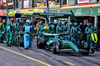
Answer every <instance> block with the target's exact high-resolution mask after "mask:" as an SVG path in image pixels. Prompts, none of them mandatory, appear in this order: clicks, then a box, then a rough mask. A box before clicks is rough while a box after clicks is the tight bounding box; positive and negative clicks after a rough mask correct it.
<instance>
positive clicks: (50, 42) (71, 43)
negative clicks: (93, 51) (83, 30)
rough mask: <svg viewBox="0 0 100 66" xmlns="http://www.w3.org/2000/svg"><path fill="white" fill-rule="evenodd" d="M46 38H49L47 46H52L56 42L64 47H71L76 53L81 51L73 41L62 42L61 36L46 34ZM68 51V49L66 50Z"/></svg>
mask: <svg viewBox="0 0 100 66" xmlns="http://www.w3.org/2000/svg"><path fill="white" fill-rule="evenodd" d="M44 35H45V36H48V37H46V38H48V39H49V40H48V41H47V43H46V44H47V46H51V45H52V44H53V42H54V41H55V40H57V41H59V42H61V45H62V47H65V46H68V47H71V48H72V49H74V50H75V51H76V52H78V51H79V49H78V47H77V46H76V45H75V44H74V43H73V42H71V41H68V40H61V39H59V36H60V34H50V33H44ZM49 36H54V38H51V37H49ZM66 49H67V48H66Z"/></svg>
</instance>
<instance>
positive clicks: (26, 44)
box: [23, 20, 31, 49]
mask: <svg viewBox="0 0 100 66" xmlns="http://www.w3.org/2000/svg"><path fill="white" fill-rule="evenodd" d="M29 23H30V20H27V21H26V25H25V26H24V27H23V30H24V31H25V34H24V48H25V49H28V48H29V42H30V35H31V26H30V25H29Z"/></svg>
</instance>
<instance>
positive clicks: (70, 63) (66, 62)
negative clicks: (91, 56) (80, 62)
mask: <svg viewBox="0 0 100 66" xmlns="http://www.w3.org/2000/svg"><path fill="white" fill-rule="evenodd" d="M65 63H67V64H70V65H75V64H73V63H70V62H65Z"/></svg>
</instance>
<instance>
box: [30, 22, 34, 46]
mask: <svg viewBox="0 0 100 66" xmlns="http://www.w3.org/2000/svg"><path fill="white" fill-rule="evenodd" d="M29 24H30V26H31V28H32V29H31V36H30V42H29V47H31V45H32V40H33V31H34V25H33V23H32V21H30V22H29Z"/></svg>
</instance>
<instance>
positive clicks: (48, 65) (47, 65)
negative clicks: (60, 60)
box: [0, 46, 52, 66]
mask: <svg viewBox="0 0 100 66" xmlns="http://www.w3.org/2000/svg"><path fill="white" fill-rule="evenodd" d="M0 48H2V49H5V50H7V51H10V52H12V53H15V54H18V55H20V56H23V57H25V58H28V59H30V60H33V61H36V62H38V63H41V64H43V65H46V66H52V65H50V64H47V63H45V62H42V61H40V60H37V59H34V58H32V57H29V56H27V55H24V54H21V53H18V52H16V51H13V50H10V49H7V48H5V47H2V46H0Z"/></svg>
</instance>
